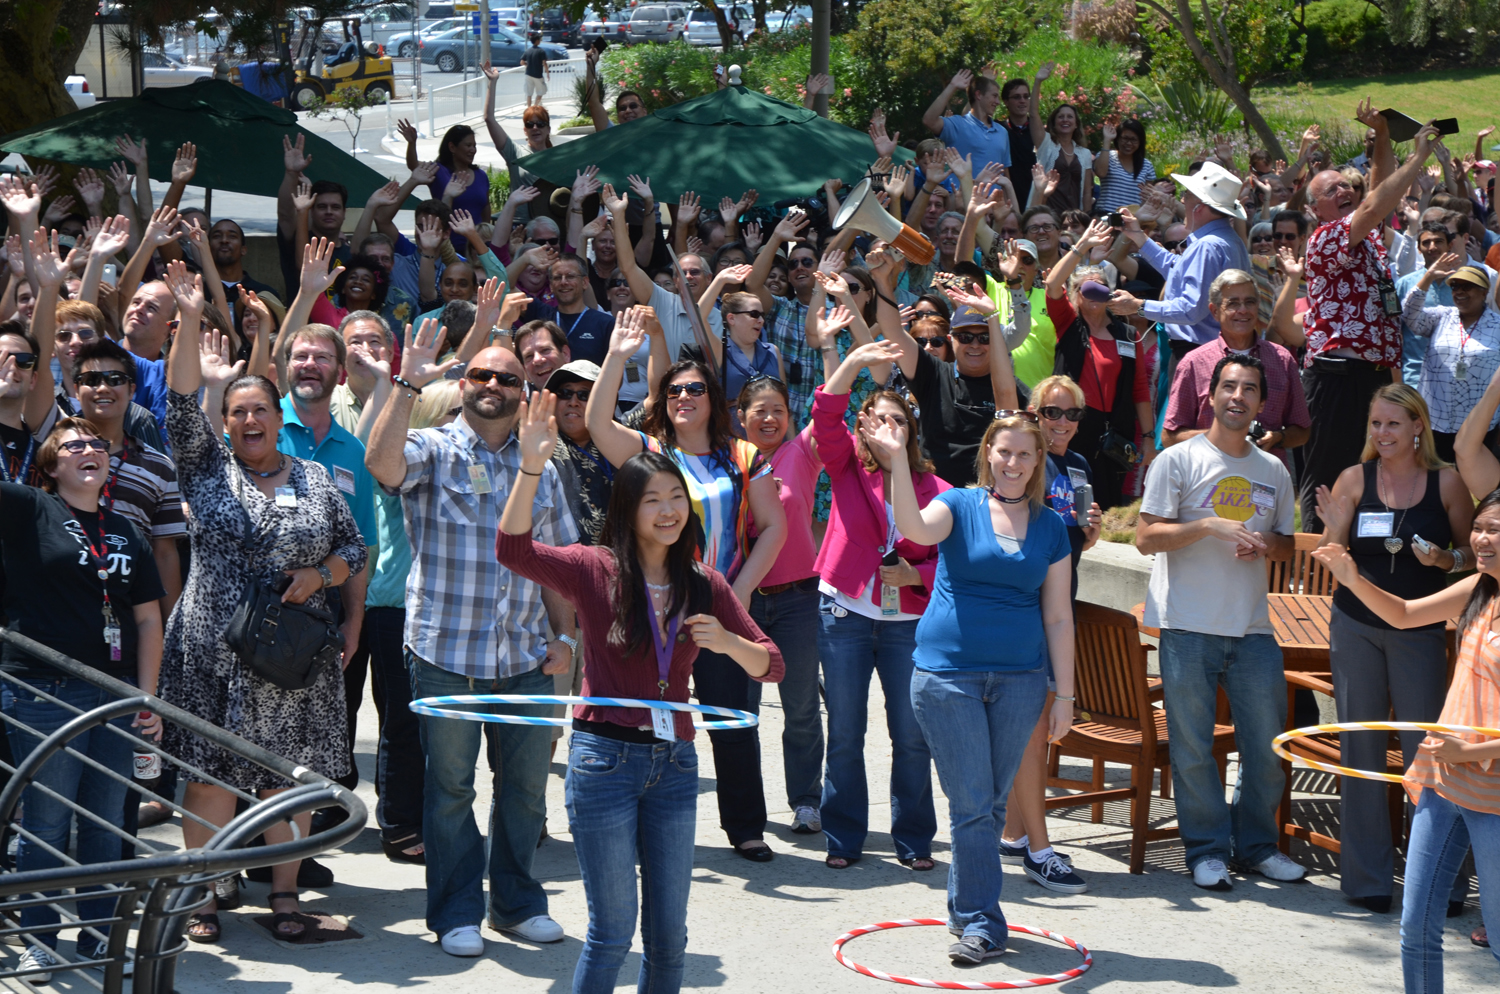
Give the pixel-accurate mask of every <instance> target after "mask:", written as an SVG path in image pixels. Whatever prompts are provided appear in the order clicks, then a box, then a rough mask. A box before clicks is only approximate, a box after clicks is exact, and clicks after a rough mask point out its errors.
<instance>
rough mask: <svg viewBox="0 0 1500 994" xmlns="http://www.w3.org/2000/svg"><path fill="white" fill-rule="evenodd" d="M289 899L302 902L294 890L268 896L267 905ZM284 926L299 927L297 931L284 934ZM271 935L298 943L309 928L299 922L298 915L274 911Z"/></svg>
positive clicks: (281, 891)
mask: <svg viewBox="0 0 1500 994" xmlns="http://www.w3.org/2000/svg"><path fill="white" fill-rule="evenodd" d="M288 897H289V898H291V899H292V900H293V901H298V900H300V899H299V897H298V895H297V892H296V891H294V890H279V891H276V892H275V893H274V894H270V895H267V897H266V904H267V905H269V904H270V903H271V902H272V901H274V900H276V899H278V898H288ZM283 925H295V926H297V931H295V932H284V931H282V928H281V927H282V926H283ZM271 934H272V935H274V936H276V938H278V939H281V940H282V941H284V942H296V941H297V940H298V939H300V938H302V937H303V936H304V935H306V934H307V926H306V925H305V924H303V923H302V922H300V921H298V920H297V915H296V913H295V912H291V911H276V910H274V909H273V910H272V915H271Z"/></svg>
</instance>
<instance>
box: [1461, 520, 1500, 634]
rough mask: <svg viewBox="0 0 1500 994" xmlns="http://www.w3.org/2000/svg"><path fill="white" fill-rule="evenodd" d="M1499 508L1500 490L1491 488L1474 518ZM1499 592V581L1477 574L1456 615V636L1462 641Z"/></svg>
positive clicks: (1487, 575) (1485, 574)
mask: <svg viewBox="0 0 1500 994" xmlns="http://www.w3.org/2000/svg"><path fill="white" fill-rule="evenodd" d="M1495 509H1500V490H1491V491H1490V492H1489V493H1488V494H1487V495H1485V498H1484V500H1482V501H1480V502H1479V506H1477V507H1475V508H1474V519H1475V520H1476V521H1477V520H1478V519H1479V516H1480V515H1481V514H1483V513H1484V512H1485V511H1491V510H1495ZM1453 538H1454V545H1455V546H1457V544H1458V536H1457V535H1455V536H1454V537H1453ZM1496 594H1500V583H1497V582H1496V581H1495V578H1494V577H1493V576H1490V575H1489V574H1488V573H1480V574H1479V582H1478V583H1477V584H1475V585H1474V592H1473V593H1472V594H1470V595H1469V603H1467V604H1465V605H1464V613H1463V614H1461V615H1459V616H1458V638H1459V641H1460V642H1462V641H1463V637H1464V635H1466V634H1467V633H1468V631H1469V626H1470V625H1472V624H1474V623H1475V622H1476V621H1479V620H1480V619H1481V618H1482V617H1483V616H1484V615H1485V613H1486V612H1488V611H1489V607H1490V604H1491V602H1493V601H1494V599H1495V595H1496Z"/></svg>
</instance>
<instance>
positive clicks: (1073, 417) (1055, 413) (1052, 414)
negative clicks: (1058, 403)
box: [1036, 405, 1083, 424]
mask: <svg viewBox="0 0 1500 994" xmlns="http://www.w3.org/2000/svg"><path fill="white" fill-rule="evenodd" d="M1036 412H1037V413H1038V414H1040V415H1041V416H1042V417H1044V418H1046V419H1047V420H1048V421H1061V420H1062V419H1063V418H1067V419H1068V420H1069V421H1072V422H1074V423H1075V424H1076V423H1077V422H1079V421H1082V420H1083V408H1081V407H1053V406H1051V405H1048V406H1047V407H1038V408H1037V409H1036Z"/></svg>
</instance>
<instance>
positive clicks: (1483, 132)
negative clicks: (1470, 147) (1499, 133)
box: [1474, 124, 1495, 141]
mask: <svg viewBox="0 0 1500 994" xmlns="http://www.w3.org/2000/svg"><path fill="white" fill-rule="evenodd" d="M1494 133H1495V126H1494V125H1493V124H1487V125H1485V126H1484V127H1482V128H1480V129H1479V130H1478V131H1477V132H1475V133H1474V137H1475V138H1476V139H1478V140H1480V141H1483V140H1484V139H1486V138H1488V137H1489V136H1490V135H1492V134H1494Z"/></svg>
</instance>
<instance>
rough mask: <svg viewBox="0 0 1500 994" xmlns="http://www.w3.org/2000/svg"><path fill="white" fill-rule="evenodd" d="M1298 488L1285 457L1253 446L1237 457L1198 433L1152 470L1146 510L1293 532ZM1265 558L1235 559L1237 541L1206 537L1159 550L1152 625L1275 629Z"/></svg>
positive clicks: (1151, 594)
mask: <svg viewBox="0 0 1500 994" xmlns="http://www.w3.org/2000/svg"><path fill="white" fill-rule="evenodd" d="M1294 504H1295V495H1294V494H1293V493H1292V478H1291V476H1290V475H1289V474H1288V473H1287V471H1286V466H1284V465H1283V464H1282V462H1281V460H1280V459H1277V458H1276V457H1275V456H1273V455H1270V454H1269V453H1266V452H1262V451H1261V450H1260V449H1257V448H1255V447H1254V446H1251V447H1250V451H1249V453H1248V454H1246V455H1245V456H1244V457H1242V458H1239V459H1236V458H1233V457H1231V456H1230V455H1228V454H1227V453H1225V452H1224V451H1222V450H1221V449H1219V447H1218V446H1216V445H1214V444H1213V443H1212V442H1210V441H1209V440H1208V436H1207V435H1206V434H1205V435H1195V436H1193V437H1192V438H1190V439H1188V440H1187V441H1186V442H1181V443H1179V444H1177V445H1174V446H1172V447H1171V448H1169V449H1167V450H1166V451H1164V452H1162V454H1161V455H1159V456H1157V457H1156V460H1155V461H1154V462H1153V463H1152V464H1151V468H1150V470H1149V471H1148V472H1147V473H1146V487H1145V493H1144V495H1143V496H1142V498H1141V512H1142V513H1143V514H1154V515H1156V516H1157V517H1161V518H1168V519H1172V520H1175V521H1178V522H1181V523H1183V524H1186V523H1187V522H1190V521H1197V520H1199V519H1200V518H1206V517H1209V516H1210V515H1218V516H1219V517H1221V518H1231V519H1233V520H1235V521H1243V522H1244V523H1245V527H1246V528H1248V529H1249V530H1250V531H1256V532H1276V533H1278V534H1281V535H1291V534H1292V530H1293V528H1294V527H1295V525H1294V522H1293V517H1292V512H1293V507H1294ZM1266 592H1267V583H1266V564H1265V562H1264V561H1263V560H1256V561H1254V562H1246V561H1243V560H1240V559H1236V558H1235V555H1234V546H1233V545H1232V544H1231V543H1229V542H1223V541H1220V540H1219V539H1217V538H1213V537H1206V538H1202V539H1199V540H1198V541H1196V542H1194V543H1193V544H1192V545H1189V546H1186V547H1185V548H1181V549H1174V550H1173V551H1171V552H1159V553H1157V554H1156V562H1155V564H1154V565H1153V566H1152V568H1151V585H1150V588H1149V589H1148V590H1147V593H1146V614H1145V623H1146V624H1147V625H1149V626H1151V627H1153V628H1171V629H1173V630H1175V631H1187V632H1199V633H1201V634H1205V635H1226V636H1229V637H1231V638H1239V637H1241V636H1244V635H1251V634H1264V635H1270V634H1273V630H1272V628H1271V617H1270V610H1269V607H1268V605H1267V601H1266Z"/></svg>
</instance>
